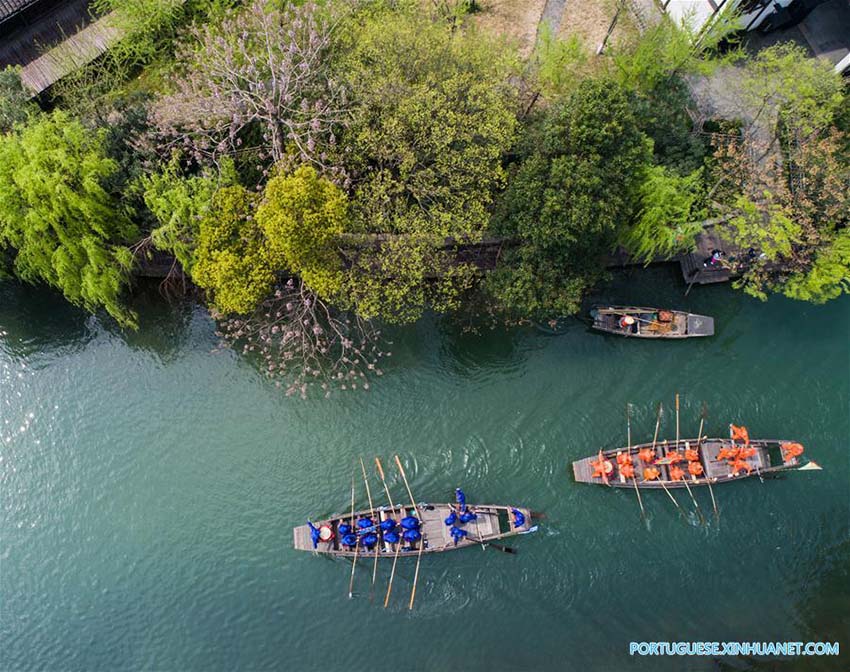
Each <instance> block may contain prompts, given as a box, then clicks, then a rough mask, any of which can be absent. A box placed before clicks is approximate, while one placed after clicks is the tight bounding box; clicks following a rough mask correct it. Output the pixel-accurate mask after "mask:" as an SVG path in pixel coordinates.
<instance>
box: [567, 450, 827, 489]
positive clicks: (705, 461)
mask: <svg viewBox="0 0 850 672" xmlns="http://www.w3.org/2000/svg"><path fill="white" fill-rule="evenodd" d="M802 453H803V447H802V446H801V445H800V444H799V443H796V442H793V441H781V440H775V439H760V440H752V441H749V440H748V442H747V443H741V442H736V441H734V440H732V439H709V438H704V439H702V440H700V439H696V438H695V439H681V440H679V441H678V443H677V442H675V441H670V442H668V441H662V442H657V443H655V444H652V443H642V444H637V445H634V446H632V447H631V448H617V449H614V450H603V451H599V452H598V453H597V454H596V455H591V456H590V457H586V458H584V459H582V460H577V461H576V462H573V474H574V476H575V479H576V481H578V482H580V483H595V484H597V485H609V486H612V487H615V488H634V487H635V485H637V487H638V488H647V489H652V488H683V487H685V485H686V483H687V485H690V486H697V485H707V484H709V483H710V484H712V485H713V484H716V483H726V482H729V481H736V480H740V479H742V478H749V477H751V476H765V475H768V474H773V473H776V472H780V471H787V470H791V469H819V468H820V467H819V466H818V465H817V464H815V463H814V462H808V463H807V464H806V465H804V466H801V465H802V463H801V461H800V456H801V455H802Z"/></svg>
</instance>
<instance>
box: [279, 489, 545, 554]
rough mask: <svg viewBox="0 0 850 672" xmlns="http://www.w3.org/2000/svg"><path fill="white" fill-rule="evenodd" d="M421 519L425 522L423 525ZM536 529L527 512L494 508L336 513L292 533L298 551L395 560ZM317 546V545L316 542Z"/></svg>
mask: <svg viewBox="0 0 850 672" xmlns="http://www.w3.org/2000/svg"><path fill="white" fill-rule="evenodd" d="M420 518H421V521H420ZM530 531H533V530H532V514H531V511H530V510H529V509H526V508H522V507H513V506H499V505H490V504H485V505H482V504H479V505H475V506H473V505H466V503H465V502H464V503H463V505H462V506H461V505H459V504H417V505H416V507H415V508H414V507H413V506H410V505H407V506H402V505H397V506H394V507H389V506H381V507H376V508H374V509H366V510H363V511H355V512H354V515H353V516H352V515H351V514H350V513H345V514H335V515H333V516H331V517H330V518H327V519H325V520H320V521H318V522H310V523H308V524H307V525H301V526H299V527H296V528H295V529H294V530H293V536H294V544H295V549H296V550H299V551H311V552H315V553H326V554H329V555H340V556H345V557H354V556H355V554H357V553H359V554H360V555H364V554H368V555H369V556H370V557H371V556H373V555H375V551H376V547H377V557H380V558H390V559H392V558H394V557H395V556H396V555H397V553H396V551H398V555H399V557H404V556H414V557H416V556H417V555H419V551H420V544H422V549H421V552H422V553H440V552H442V551H453V550H456V549H460V548H467V547H469V546H478V545H480V544H482V543H488V542H491V541H497V540H499V539H505V538H506V537H512V536H515V535H518V534H525V533H527V532H530ZM314 541H315V543H314Z"/></svg>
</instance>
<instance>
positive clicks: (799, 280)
mask: <svg viewBox="0 0 850 672" xmlns="http://www.w3.org/2000/svg"><path fill="white" fill-rule="evenodd" d="M784 293H785V295H786V296H789V297H791V298H792V299H797V300H799V301H811V302H812V303H825V302H826V301H829V300H830V299H836V298H838V297H839V296H841V294H842V293H850V229H847V228H845V229H842V230H841V231H839V232H838V233H837V234H836V236H835V237H834V239H833V240H832V242H831V243H830V244H828V245H825V246H823V247H822V248H821V249H820V250H818V252H817V254H816V256H815V258H814V262H813V263H812V265H811V267H810V268H808V269H807V270H806V271H805V272H802V273H795V274H793V275H792V276H791V277H790V278H789V279H788V282H787V283H786V284H785V287H784Z"/></svg>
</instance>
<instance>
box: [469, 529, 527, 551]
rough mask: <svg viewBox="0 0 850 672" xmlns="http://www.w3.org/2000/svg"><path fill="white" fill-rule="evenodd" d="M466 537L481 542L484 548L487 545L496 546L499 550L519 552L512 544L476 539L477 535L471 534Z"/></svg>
mask: <svg viewBox="0 0 850 672" xmlns="http://www.w3.org/2000/svg"><path fill="white" fill-rule="evenodd" d="M466 538H467V539H469V540H470V541H476V542H479V543H480V544H481V546H482V547H483V548H487V547H490V548H495V549H496V550H497V551H501V552H502V553H513V554H516V552H517V550H516V549H515V548H511V547H510V546H502V545H501V544H494V543H493V542H491V541H488V542H485V541H484V540H483V539H476V538H475V537H473V536H472V535H470V534H468V535H466Z"/></svg>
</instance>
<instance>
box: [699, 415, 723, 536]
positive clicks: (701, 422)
mask: <svg viewBox="0 0 850 672" xmlns="http://www.w3.org/2000/svg"><path fill="white" fill-rule="evenodd" d="M707 416H708V407H707V406H706V405H705V402H702V410H701V411H700V418H699V434H697V454H702V453H700V445H701V444H702V429H703V425H704V424H705V419H706V417H707ZM705 467H706V470H705V471H706V474H705V482H706V483H707V484H708V494H710V495H711V505H712V506H713V507H714V516H715V517H716V518H717V519H718V520H719V519H720V511H718V510H717V501H716V500H715V499H714V490H713V489H712V487H711V477H710V476H709V475H708V462H706V464H705Z"/></svg>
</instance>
